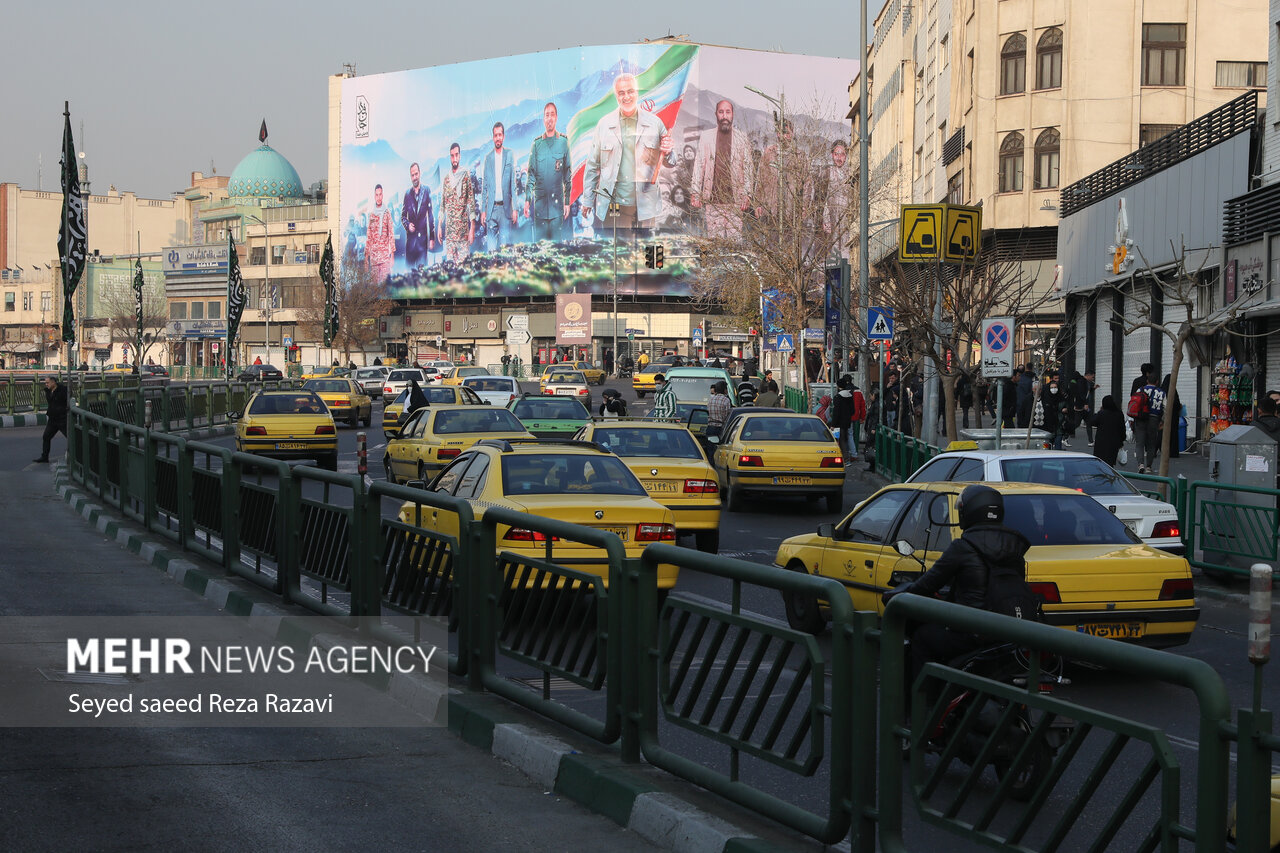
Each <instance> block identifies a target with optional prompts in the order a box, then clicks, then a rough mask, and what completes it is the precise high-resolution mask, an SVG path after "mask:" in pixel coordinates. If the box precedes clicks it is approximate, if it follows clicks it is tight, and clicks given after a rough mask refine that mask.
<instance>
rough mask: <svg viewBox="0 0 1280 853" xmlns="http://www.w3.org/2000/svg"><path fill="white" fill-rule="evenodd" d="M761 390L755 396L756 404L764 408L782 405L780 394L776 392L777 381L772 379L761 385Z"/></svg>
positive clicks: (774, 407)
mask: <svg viewBox="0 0 1280 853" xmlns="http://www.w3.org/2000/svg"><path fill="white" fill-rule="evenodd" d="M762 387H763V388H764V390H763V391H761V392H760V396H758V397H756V405H757V406H759V407H761V408H764V409H776V408H778V407H779V406H781V405H782V396H781V395H780V394H779V393H778V383H777V382H774V381H773V380H772V379H770V380H769V381H767V382H765V383H764V385H763V386H762Z"/></svg>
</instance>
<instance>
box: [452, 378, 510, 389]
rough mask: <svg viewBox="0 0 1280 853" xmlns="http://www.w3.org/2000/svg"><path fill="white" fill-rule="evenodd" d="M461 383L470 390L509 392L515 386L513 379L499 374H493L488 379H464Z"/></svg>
mask: <svg viewBox="0 0 1280 853" xmlns="http://www.w3.org/2000/svg"><path fill="white" fill-rule="evenodd" d="M462 384H463V386H464V387H466V388H470V389H471V390H472V391H507V392H510V391H512V390H513V389H514V387H515V380H514V379H506V378H503V377H501V376H494V377H490V378H488V379H464V380H463V381H462Z"/></svg>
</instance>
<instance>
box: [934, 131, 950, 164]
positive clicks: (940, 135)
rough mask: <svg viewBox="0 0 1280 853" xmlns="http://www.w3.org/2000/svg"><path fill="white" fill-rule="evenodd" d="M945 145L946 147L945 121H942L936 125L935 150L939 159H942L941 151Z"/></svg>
mask: <svg viewBox="0 0 1280 853" xmlns="http://www.w3.org/2000/svg"><path fill="white" fill-rule="evenodd" d="M946 147H947V123H946V122H945V121H944V122H943V123H942V124H940V125H938V150H937V152H936V156H937V158H938V159H939V160H941V159H942V156H943V154H942V152H943V150H944V149H946Z"/></svg>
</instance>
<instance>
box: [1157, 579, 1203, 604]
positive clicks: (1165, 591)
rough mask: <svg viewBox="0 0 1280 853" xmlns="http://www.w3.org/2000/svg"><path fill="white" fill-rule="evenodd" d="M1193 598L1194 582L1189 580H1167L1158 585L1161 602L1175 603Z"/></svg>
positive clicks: (1194, 595)
mask: <svg viewBox="0 0 1280 853" xmlns="http://www.w3.org/2000/svg"><path fill="white" fill-rule="evenodd" d="M1195 597H1196V593H1195V582H1194V581H1192V580H1191V578H1169V579H1168V580H1167V581H1165V582H1164V583H1163V584H1161V585H1160V600H1161V601H1177V600H1179V599H1189V598H1195Z"/></svg>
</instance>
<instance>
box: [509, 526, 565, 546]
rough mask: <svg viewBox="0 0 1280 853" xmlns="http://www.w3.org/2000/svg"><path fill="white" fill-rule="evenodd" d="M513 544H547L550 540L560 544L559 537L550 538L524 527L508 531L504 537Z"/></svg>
mask: <svg viewBox="0 0 1280 853" xmlns="http://www.w3.org/2000/svg"><path fill="white" fill-rule="evenodd" d="M502 538H503V539H508V540H510V541H512V542H546V541H547V540H548V539H549V540H551V541H552V542H559V541H560V537H559V536H548V535H547V534H545V533H541V532H539V531H537V530H526V529H525V528H523V527H513V528H511V529H510V530H508V531H507V535H506V536H503V537H502Z"/></svg>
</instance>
